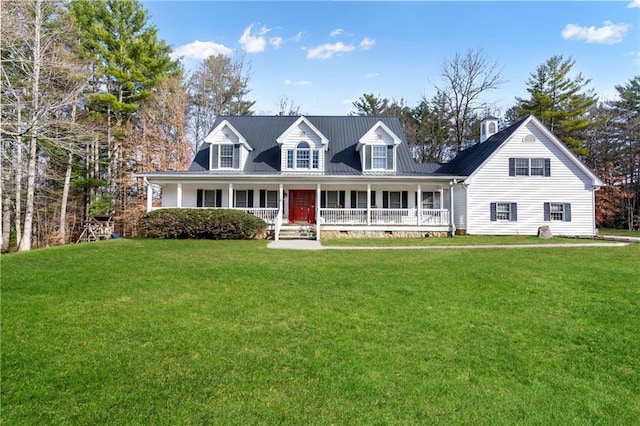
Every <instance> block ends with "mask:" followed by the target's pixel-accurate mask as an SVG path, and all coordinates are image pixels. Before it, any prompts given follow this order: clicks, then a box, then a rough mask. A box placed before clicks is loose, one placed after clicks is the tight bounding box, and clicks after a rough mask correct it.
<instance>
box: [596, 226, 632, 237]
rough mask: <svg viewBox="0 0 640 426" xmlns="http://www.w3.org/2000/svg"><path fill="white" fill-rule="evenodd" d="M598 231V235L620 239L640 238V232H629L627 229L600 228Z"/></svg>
mask: <svg viewBox="0 0 640 426" xmlns="http://www.w3.org/2000/svg"><path fill="white" fill-rule="evenodd" d="M598 231H599V232H600V235H617V236H622V237H638V238H640V231H629V230H628V229H606V228H600V229H599V230H598Z"/></svg>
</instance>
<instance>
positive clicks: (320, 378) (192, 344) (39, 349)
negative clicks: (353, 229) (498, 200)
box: [1, 239, 640, 425]
mask: <svg viewBox="0 0 640 426" xmlns="http://www.w3.org/2000/svg"><path fill="white" fill-rule="evenodd" d="M266 245H267V242H265V241H220V242H213V241H150V240H122V239H121V240H111V241H106V242H99V243H87V244H80V245H74V246H67V247H61V248H55V249H43V250H36V251H33V252H29V253H15V254H10V255H4V256H2V258H1V262H2V264H1V267H2V271H1V272H2V276H1V278H2V288H1V290H2V294H1V297H2V299H1V303H2V305H1V306H2V312H1V315H2V330H1V333H2V336H1V337H2V340H1V342H2V348H1V349H2V407H1V408H2V413H1V414H2V423H3V424H7V425H9V424H11V425H39V424H41V425H50V424H73V425H75V424H99V425H106V424H114V425H115V424H117V425H122V424H153V425H155V424H167V425H174V424H222V425H228V424H269V425H270V424H294V425H301V424H319V425H328V424H339V425H345V424H443V423H444V424H472V425H478V424H486V425H496V424H497V425H501V424H502V425H513V424H531V425H547V424H558V425H560V424H561V425H577V424H615V425H623V424H624V425H628V424H637V422H638V419H639V418H640V398H639V397H638V395H640V344H639V340H638V336H639V330H640V266H639V264H640V246H639V245H633V246H627V247H572V248H551V247H549V248H530V249H529V248H524V249H518V250H512V249H483V250H473V251H469V250H466V251H465V250H457V249H451V250H438V251H429V252H426V251H424V250H402V251H398V250H389V251H385V250H376V251H341V250H325V251H292V250H272V249H268V248H267V247H266Z"/></svg>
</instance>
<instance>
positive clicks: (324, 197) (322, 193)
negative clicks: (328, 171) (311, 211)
mask: <svg viewBox="0 0 640 426" xmlns="http://www.w3.org/2000/svg"><path fill="white" fill-rule="evenodd" d="M320 208H321V209H326V208H327V191H320Z"/></svg>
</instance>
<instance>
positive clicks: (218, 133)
mask: <svg viewBox="0 0 640 426" xmlns="http://www.w3.org/2000/svg"><path fill="white" fill-rule="evenodd" d="M204 141H205V143H208V144H210V145H211V148H210V149H209V170H242V169H244V165H245V163H246V161H247V156H248V154H249V152H251V151H253V148H251V146H250V145H249V143H247V140H246V139H245V138H244V136H242V135H241V134H240V132H238V131H237V130H236V129H235V127H233V126H232V125H231V123H229V122H228V121H227V120H223V121H222V122H221V123H220V124H219V125H218V126H217V127H216V128H215V129H213V130H212V131H211V133H209V134H208V135H207V137H206V138H204Z"/></svg>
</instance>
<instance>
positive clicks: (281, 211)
mask: <svg viewBox="0 0 640 426" xmlns="http://www.w3.org/2000/svg"><path fill="white" fill-rule="evenodd" d="M283 215H284V185H282V184H280V185H279V186H278V215H277V216H276V223H275V224H274V225H275V226H274V228H275V229H274V234H273V239H274V240H276V241H279V240H280V227H281V226H282V217H283Z"/></svg>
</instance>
